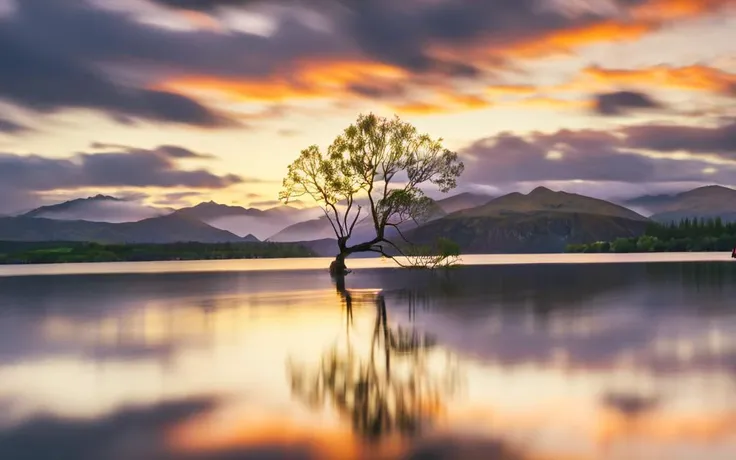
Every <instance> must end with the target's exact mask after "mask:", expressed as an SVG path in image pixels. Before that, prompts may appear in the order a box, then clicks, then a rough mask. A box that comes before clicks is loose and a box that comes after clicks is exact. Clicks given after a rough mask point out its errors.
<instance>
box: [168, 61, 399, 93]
mask: <svg viewBox="0 0 736 460" xmlns="http://www.w3.org/2000/svg"><path fill="white" fill-rule="evenodd" d="M408 77H409V76H408V74H407V72H406V71H404V70H403V69H401V68H399V67H394V66H389V65H386V64H381V63H377V62H371V61H362V60H352V61H325V60H314V61H303V62H301V63H299V64H297V65H296V68H295V69H293V70H292V71H291V75H290V76H288V77H287V76H277V75H274V76H269V77H266V78H263V79H239V78H221V77H212V76H184V77H180V78H174V79H171V80H168V81H165V82H162V83H160V84H159V85H157V86H156V88H157V89H164V90H168V91H176V92H182V93H211V94H217V95H220V96H224V97H226V98H228V99H231V100H234V101H240V102H243V101H256V102H259V101H260V102H262V101H268V102H278V101H284V100H288V99H310V98H320V97H334V96H335V95H337V94H341V93H343V92H344V91H345V90H346V89H347V88H349V87H350V85H357V84H360V83H364V82H366V81H369V82H371V83H372V84H374V85H376V86H379V85H381V84H384V85H388V84H391V83H397V82H402V81H404V80H406V79H407V78H408Z"/></svg>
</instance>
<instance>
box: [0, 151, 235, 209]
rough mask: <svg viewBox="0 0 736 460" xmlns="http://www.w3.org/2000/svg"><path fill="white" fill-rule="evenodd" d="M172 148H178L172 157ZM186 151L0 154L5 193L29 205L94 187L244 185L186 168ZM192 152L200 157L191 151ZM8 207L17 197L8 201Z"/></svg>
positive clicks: (229, 177)
mask: <svg viewBox="0 0 736 460" xmlns="http://www.w3.org/2000/svg"><path fill="white" fill-rule="evenodd" d="M172 152H177V153H176V154H174V155H172ZM182 152H189V151H188V150H186V149H181V150H177V149H174V148H173V146H165V148H163V149H162V148H161V147H159V148H156V149H152V150H145V149H135V150H129V149H123V150H121V151H108V152H99V153H80V154H77V155H75V156H73V157H69V158H47V157H43V156H39V155H27V156H26V155H14V154H7V153H6V154H0V194H1V195H3V196H6V195H5V194H6V193H7V194H8V195H7V196H15V197H16V198H18V199H19V201H22V202H23V203H25V204H27V203H30V202H32V201H33V199H32V198H33V197H34V196H35V195H36V194H37V193H39V192H46V191H55V190H77V189H84V188H92V187H98V188H99V187H130V188H143V187H158V188H176V187H188V188H195V189H223V188H227V187H229V186H231V185H235V184H239V183H243V182H245V181H246V179H244V178H242V177H240V176H237V175H234V174H227V175H217V174H214V173H211V172H209V171H207V170H205V169H194V170H184V169H180V168H179V165H178V163H177V161H178V160H180V159H181V158H187V157H182V156H181V155H182ZM190 153H191V154H192V155H196V154H194V153H193V152H190ZM177 155H179V156H177ZM3 204H5V206H4V208H6V209H5V210H9V209H10V207H11V206H14V205H15V200H3Z"/></svg>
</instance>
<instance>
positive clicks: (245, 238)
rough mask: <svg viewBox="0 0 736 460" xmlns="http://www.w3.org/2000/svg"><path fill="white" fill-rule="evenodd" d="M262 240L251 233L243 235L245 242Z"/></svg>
mask: <svg viewBox="0 0 736 460" xmlns="http://www.w3.org/2000/svg"><path fill="white" fill-rule="evenodd" d="M260 242H261V240H259V239H258V238H256V237H255V236H253V235H250V234H248V235H245V236H244V237H243V243H260Z"/></svg>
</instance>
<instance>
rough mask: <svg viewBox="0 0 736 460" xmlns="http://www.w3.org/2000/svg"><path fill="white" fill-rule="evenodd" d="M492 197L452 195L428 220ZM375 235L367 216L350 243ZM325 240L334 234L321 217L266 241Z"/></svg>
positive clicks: (406, 227) (411, 225)
mask: <svg viewBox="0 0 736 460" xmlns="http://www.w3.org/2000/svg"><path fill="white" fill-rule="evenodd" d="M491 199H492V197H490V196H488V195H480V194H475V193H461V194H459V195H453V196H450V197H448V198H444V199H442V200H437V201H435V203H436V205H437V207H436V209H434V210H433V211H432V212H431V217H430V220H434V219H438V218H440V217H443V216H445V215H446V214H449V213H452V212H456V211H459V210H462V209H467V208H472V207H474V206H478V205H480V204H484V203H487V202H488V201H490V200H491ZM414 227H416V224H415V223H414V222H405V223H403V224H402V225H401V231H408V230H410V229H412V228H414ZM394 232H395V230H394V229H392V228H389V229H387V235H388V236H389V237H390V236H391V235H392V234H393V233H394ZM374 235H375V230H374V226H373V221H372V220H371V218H370V217H369V216H367V215H366V216H365V217H363V218H362V219H361V221H360V222H358V224H357V225H356V226H355V229H354V230H353V237H352V238H351V241H354V242H359V241H361V240H366V239H370V238H371V237H372V236H374ZM326 238H333V239H334V238H335V232H334V230H333V229H332V226H331V225H330V222H329V220H328V219H327V218H326V217H325V216H324V215H323V216H320V217H317V218H315V219H311V220H307V221H303V222H298V223H296V224H293V225H290V226H289V227H286V228H284V229H283V230H281V231H280V232H278V233H276V234H274V235H273V236H271V237H270V238H269V239H268V240H269V241H274V242H302V241H316V240H322V239H326Z"/></svg>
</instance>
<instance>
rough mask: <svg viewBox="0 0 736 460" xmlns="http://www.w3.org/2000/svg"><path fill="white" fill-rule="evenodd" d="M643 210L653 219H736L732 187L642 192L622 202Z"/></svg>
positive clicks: (659, 220) (735, 195) (734, 197)
mask: <svg viewBox="0 0 736 460" xmlns="http://www.w3.org/2000/svg"><path fill="white" fill-rule="evenodd" d="M623 204H624V205H626V206H629V207H632V208H639V209H643V210H645V211H646V215H648V217H649V218H650V219H652V220H654V221H656V222H662V223H669V222H679V221H680V220H682V219H685V218H690V219H692V218H698V219H710V218H716V217H720V218H721V219H722V220H723V221H724V222H736V190H734V189H732V188H728V187H722V186H720V185H709V186H706V187H700V188H696V189H693V190H689V191H687V192H682V193H678V194H673V195H646V196H642V197H639V198H634V199H631V200H628V201H626V202H624V203H623Z"/></svg>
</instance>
